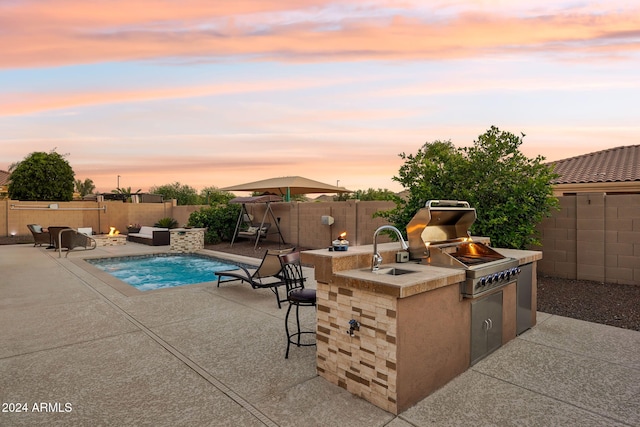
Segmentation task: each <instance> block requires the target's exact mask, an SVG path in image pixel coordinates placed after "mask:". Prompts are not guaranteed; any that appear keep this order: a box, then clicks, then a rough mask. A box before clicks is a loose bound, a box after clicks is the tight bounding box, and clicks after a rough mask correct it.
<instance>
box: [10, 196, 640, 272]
mask: <svg viewBox="0 0 640 427" xmlns="http://www.w3.org/2000/svg"><path fill="white" fill-rule="evenodd" d="M558 199H559V201H560V207H561V209H560V210H559V211H557V212H553V214H552V216H551V217H550V218H547V219H545V220H544V221H543V222H542V223H541V224H540V225H539V227H538V228H539V231H540V234H541V237H542V240H541V241H542V246H541V247H536V248H531V249H535V250H541V251H542V252H543V258H542V260H540V261H538V272H539V273H541V274H544V275H547V276H551V277H561V278H566V279H578V280H592V281H597V282H607V283H621V284H631V285H640V194H613V195H611V194H605V193H583V194H578V195H575V196H562V197H559V198H558ZM49 203H57V204H58V209H49V208H48V205H49ZM12 206H13V207H12ZM201 207H202V206H176V204H175V201H174V200H171V201H166V202H164V203H122V202H116V201H105V202H75V201H74V202H20V201H15V200H0V235H1V236H11V234H12V233H15V235H18V236H20V235H24V236H28V235H30V233H29V230H28V229H27V224H32V223H33V224H41V225H43V226H44V227H48V226H55V225H66V226H69V227H74V228H78V227H92V228H93V229H94V231H96V232H98V231H99V232H101V233H107V232H108V231H109V227H116V228H117V229H118V230H120V231H121V232H126V229H127V225H128V224H135V223H137V224H141V225H153V224H154V223H155V222H156V221H157V220H159V219H160V218H164V217H172V218H174V219H176V220H177V221H178V224H179V225H184V224H186V223H187V221H188V219H189V215H190V214H191V213H192V212H194V211H196V210H199V209H200V208H201ZM392 207H393V203H392V202H384V201H374V202H361V201H354V200H350V201H346V202H322V203H300V202H282V203H272V204H271V208H272V211H273V214H274V217H275V218H276V221H279V225H280V229H281V231H282V236H283V238H284V239H285V241H286V242H287V244H290V245H295V246H297V247H302V248H307V249H319V248H324V247H328V246H329V245H330V244H331V241H332V240H333V239H335V238H337V237H338V235H339V234H340V233H342V232H347V239H348V240H349V242H350V244H351V245H368V244H371V243H373V241H372V240H373V232H374V231H375V230H376V228H378V227H379V226H380V225H384V224H386V223H387V222H386V221H385V220H384V219H382V218H373V214H374V213H375V212H377V211H379V210H387V209H391V208H392ZM247 210H248V211H249V213H250V214H252V215H253V216H254V221H257V222H260V220H261V219H262V217H263V216H264V212H265V205H264V204H255V205H251V204H248V205H247ZM324 215H328V216H332V217H333V218H334V220H335V222H334V224H333V225H331V226H329V225H323V224H322V223H321V218H322V216H324ZM265 221H266V222H273V221H274V220H273V218H271V216H270V215H268V216H267V218H266V220H265ZM272 229H275V227H274V226H272ZM489 237H491V236H489ZM268 240H270V241H278V236H277V235H276V234H271V235H270V236H268ZM381 241H388V239H387V238H386V236H383V237H382V239H381Z"/></svg>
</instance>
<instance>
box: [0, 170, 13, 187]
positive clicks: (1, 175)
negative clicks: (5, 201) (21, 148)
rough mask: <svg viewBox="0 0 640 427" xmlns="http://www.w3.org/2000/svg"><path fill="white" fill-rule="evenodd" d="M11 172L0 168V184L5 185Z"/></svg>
mask: <svg viewBox="0 0 640 427" xmlns="http://www.w3.org/2000/svg"><path fill="white" fill-rule="evenodd" d="M10 176H11V174H10V173H9V172H7V171H3V170H0V185H7V184H8V183H9V177H10Z"/></svg>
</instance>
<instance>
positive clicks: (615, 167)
mask: <svg viewBox="0 0 640 427" xmlns="http://www.w3.org/2000/svg"><path fill="white" fill-rule="evenodd" d="M550 163H551V164H553V165H555V172H556V173H557V174H559V175H560V177H559V178H558V179H556V180H554V181H553V183H554V184H578V183H594V182H632V181H640V145H627V146H623V147H615V148H609V149H607V150H602V151H596V152H595V153H589V154H583V155H581V156H576V157H571V158H568V159H563V160H557V161H555V162H550Z"/></svg>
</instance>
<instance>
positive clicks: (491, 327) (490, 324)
mask: <svg viewBox="0 0 640 427" xmlns="http://www.w3.org/2000/svg"><path fill="white" fill-rule="evenodd" d="M487 321H488V322H489V329H493V320H491V319H487Z"/></svg>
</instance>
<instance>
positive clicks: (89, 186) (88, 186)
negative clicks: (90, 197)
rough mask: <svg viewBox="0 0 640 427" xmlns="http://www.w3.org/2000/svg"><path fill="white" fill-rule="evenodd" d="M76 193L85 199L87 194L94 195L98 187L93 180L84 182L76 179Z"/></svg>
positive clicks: (87, 179)
mask: <svg viewBox="0 0 640 427" xmlns="http://www.w3.org/2000/svg"><path fill="white" fill-rule="evenodd" d="M74 185H75V190H76V192H78V193H80V197H84V196H86V195H87V194H93V191H94V190H95V189H96V186H95V185H94V184H93V180H91V179H89V178H86V179H85V180H84V181H81V180H79V179H76V180H75V181H74Z"/></svg>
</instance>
